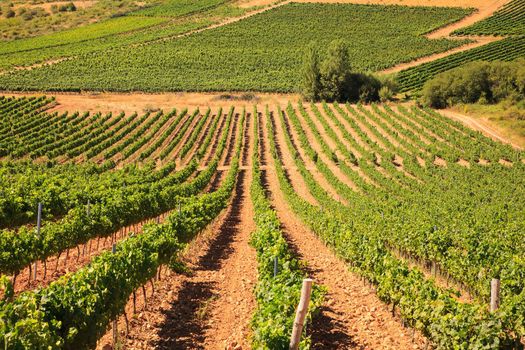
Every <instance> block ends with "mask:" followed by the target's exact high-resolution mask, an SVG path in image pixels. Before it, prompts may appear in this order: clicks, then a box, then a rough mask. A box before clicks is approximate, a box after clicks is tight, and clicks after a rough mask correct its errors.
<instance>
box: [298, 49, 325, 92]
mask: <svg viewBox="0 0 525 350" xmlns="http://www.w3.org/2000/svg"><path fill="white" fill-rule="evenodd" d="M302 77H303V80H302V82H301V94H302V95H303V97H304V98H305V99H306V100H308V101H317V100H318V99H319V94H320V92H321V74H320V72H319V52H318V50H317V47H316V46H315V44H314V43H311V44H310V45H308V47H307V48H306V51H305V55H304V59H303V66H302Z"/></svg>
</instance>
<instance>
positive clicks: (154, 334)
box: [98, 123, 257, 350]
mask: <svg viewBox="0 0 525 350" xmlns="http://www.w3.org/2000/svg"><path fill="white" fill-rule="evenodd" d="M232 124H233V123H232ZM232 126H233V125H232ZM239 127H243V126H241V125H239ZM249 128H251V127H250V124H249V123H247V124H246V130H245V132H246V133H251V131H250V130H248V129H249ZM235 140H236V137H232V138H231V139H230V141H229V142H230V143H231V144H235ZM245 140H246V141H247V142H245V144H244V147H245V148H248V149H249V151H246V152H243V154H251V149H252V148H251V147H252V140H251V139H245ZM228 148H229V147H228ZM243 162H244V160H243ZM246 164H251V159H248V160H246ZM251 181H252V178H251V172H250V171H246V170H241V171H240V172H239V175H238V178H237V183H236V187H235V190H234V194H233V199H232V202H231V204H230V205H229V207H228V209H226V210H225V211H224V212H223V213H222V214H221V215H220V216H219V218H217V219H216V220H215V222H213V223H212V224H211V225H210V227H208V228H207V229H206V230H205V231H204V232H203V233H201V234H199V235H198V236H197V238H196V239H195V240H194V241H193V242H191V243H190V245H189V246H188V249H187V251H186V252H185V253H184V254H183V261H184V262H185V264H186V266H187V268H188V270H189V273H187V274H176V273H168V274H166V273H165V274H164V275H163V277H162V279H161V281H157V282H155V292H154V293H152V292H153V291H152V288H151V285H150V284H149V283H148V285H147V286H146V295H147V307H146V308H145V309H144V306H143V295H142V292H141V291H140V290H139V291H137V300H138V301H139V302H138V304H137V312H136V313H135V314H134V315H133V311H132V303H131V302H130V303H129V304H128V306H127V314H128V316H129V315H133V316H132V317H128V319H130V320H131V322H130V332H129V334H127V335H126V332H125V330H126V323H125V320H124V317H121V318H120V320H119V326H118V327H119V332H120V337H121V343H122V344H123V345H124V346H125V348H126V349H151V348H156V349H221V350H222V349H234V348H235V349H239V348H242V349H248V348H249V340H250V320H251V317H252V314H253V310H254V308H255V300H254V294H253V290H254V287H255V283H256V281H257V260H256V253H255V250H254V249H253V248H251V247H250V246H249V239H250V235H251V232H253V230H254V229H255V223H254V221H253V217H254V212H253V207H252V204H251V201H250V199H249V187H250V184H251ZM110 344H111V332H108V333H107V334H106V335H105V336H104V337H103V338H102V340H101V341H99V344H98V349H104V348H110Z"/></svg>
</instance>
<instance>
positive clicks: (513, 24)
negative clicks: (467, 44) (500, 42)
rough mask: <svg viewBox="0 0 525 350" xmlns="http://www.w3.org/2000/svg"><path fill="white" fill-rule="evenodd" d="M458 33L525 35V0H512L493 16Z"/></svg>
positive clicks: (457, 32)
mask: <svg viewBox="0 0 525 350" xmlns="http://www.w3.org/2000/svg"><path fill="white" fill-rule="evenodd" d="M454 34H457V35H525V0H512V1H511V2H509V3H508V4H506V5H505V6H503V7H502V8H501V9H500V10H499V11H497V12H496V13H495V14H494V15H492V16H491V17H489V18H487V19H485V20H483V21H480V22H476V23H474V24H473V25H471V26H469V27H467V28H462V29H458V30H456V31H455V32H454Z"/></svg>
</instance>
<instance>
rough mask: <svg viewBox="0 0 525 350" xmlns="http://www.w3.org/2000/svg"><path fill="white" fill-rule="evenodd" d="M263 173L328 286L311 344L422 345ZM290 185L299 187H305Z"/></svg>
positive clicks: (312, 271) (292, 235)
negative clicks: (312, 230)
mask: <svg viewBox="0 0 525 350" xmlns="http://www.w3.org/2000/svg"><path fill="white" fill-rule="evenodd" d="M267 122H268V121H267ZM263 129H265V128H263ZM263 140H265V141H266V145H265V146H264V148H265V149H268V147H269V146H268V144H267V140H268V138H267V137H264V138H263ZM276 141H277V143H278V145H277V146H278V147H279V148H281V149H282V148H286V147H285V146H284V145H283V143H282V141H280V140H279V139H278V138H277V139H276ZM262 158H263V159H264V162H266V163H267V164H268V165H269V167H270V168H273V167H274V162H273V158H272V157H270V156H269V155H268V154H267V152H265V153H263V156H262ZM263 174H264V179H265V184H266V187H267V190H268V192H269V194H270V197H271V201H272V204H273V206H274V208H275V210H276V211H277V214H278V216H279V219H280V221H281V223H282V228H283V231H284V233H285V236H286V239H287V240H288V242H289V244H290V245H291V246H292V249H293V251H294V252H295V253H296V254H297V255H298V256H299V257H300V258H301V259H303V260H304V261H306V262H307V263H308V265H307V271H308V273H309V275H310V277H311V278H313V279H314V281H315V283H318V284H322V285H324V286H326V287H327V288H328V294H327V296H326V302H325V304H324V305H323V307H322V309H321V312H322V314H321V316H319V318H317V319H315V320H314V324H313V325H311V326H309V327H310V329H309V330H308V332H309V333H310V334H311V336H312V348H313V349H345V348H359V349H378V348H381V349H419V348H422V343H423V339H422V338H421V337H420V336H419V335H416V337H415V342H413V341H412V336H411V332H410V331H409V330H408V329H405V328H404V327H402V326H401V324H400V322H399V320H398V319H397V318H396V317H393V316H392V314H391V313H390V312H389V310H387V307H386V306H385V305H384V304H383V303H382V302H381V301H380V300H379V299H378V298H377V296H376V295H375V293H374V290H373V288H371V287H368V286H366V285H364V284H363V282H362V281H361V280H360V279H359V278H358V277H357V276H356V275H354V274H352V273H350V272H349V269H348V266H347V265H346V264H345V263H344V262H343V261H341V260H339V259H338V258H337V257H336V256H335V255H334V253H333V252H332V251H330V249H329V248H327V247H326V246H325V245H324V243H322V242H321V241H320V240H319V239H318V238H317V236H315V235H314V234H313V233H312V232H311V231H310V230H308V229H306V228H305V226H304V224H302V223H301V222H300V220H299V219H298V218H297V217H296V216H295V214H294V213H293V212H292V211H291V210H290V208H289V207H288V204H287V203H286V200H285V199H284V195H283V194H282V192H281V190H280V186H279V182H278V180H277V176H276V174H275V172H274V171H264V172H263ZM292 177H293V176H290V178H292ZM295 189H296V191H297V192H298V193H301V192H305V191H307V189H302V190H299V189H298V188H295Z"/></svg>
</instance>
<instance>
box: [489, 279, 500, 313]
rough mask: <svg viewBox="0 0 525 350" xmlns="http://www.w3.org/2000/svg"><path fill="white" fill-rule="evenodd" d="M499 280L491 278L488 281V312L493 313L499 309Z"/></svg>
mask: <svg viewBox="0 0 525 350" xmlns="http://www.w3.org/2000/svg"><path fill="white" fill-rule="evenodd" d="M499 288H500V282H499V279H497V278H493V279H492V281H490V312H494V311H496V310H497V309H498V308H499Z"/></svg>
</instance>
